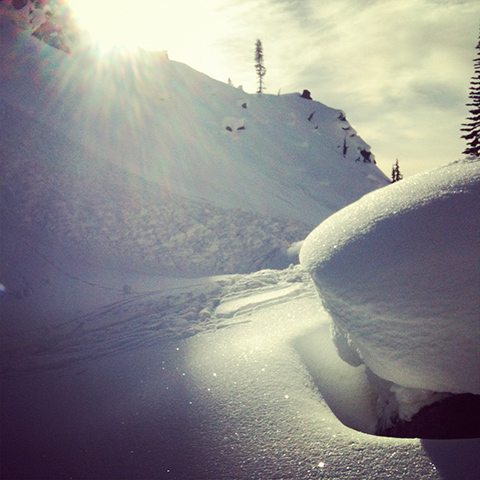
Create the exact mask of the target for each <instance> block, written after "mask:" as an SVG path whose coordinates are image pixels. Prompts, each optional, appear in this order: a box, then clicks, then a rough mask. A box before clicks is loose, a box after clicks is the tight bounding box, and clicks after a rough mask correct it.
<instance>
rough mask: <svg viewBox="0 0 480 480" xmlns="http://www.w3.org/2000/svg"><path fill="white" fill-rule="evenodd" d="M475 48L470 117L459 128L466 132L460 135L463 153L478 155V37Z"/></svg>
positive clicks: (468, 105) (479, 95)
mask: <svg viewBox="0 0 480 480" xmlns="http://www.w3.org/2000/svg"><path fill="white" fill-rule="evenodd" d="M475 48H476V49H477V58H476V59H475V60H474V61H473V62H474V65H475V75H474V76H473V77H472V80H471V82H470V95H469V98H470V100H471V101H472V103H467V107H471V108H470V110H469V111H470V114H471V117H467V123H463V124H462V127H464V128H461V129H460V130H461V131H462V132H467V133H466V134H465V135H462V137H461V138H464V139H465V140H466V141H467V148H466V149H465V150H464V151H463V153H464V155H475V156H477V157H480V37H479V40H478V44H477V46H476V47H475Z"/></svg>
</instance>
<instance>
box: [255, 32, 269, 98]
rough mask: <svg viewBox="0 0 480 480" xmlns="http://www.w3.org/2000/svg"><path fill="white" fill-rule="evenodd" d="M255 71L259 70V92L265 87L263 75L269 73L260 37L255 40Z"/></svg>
mask: <svg viewBox="0 0 480 480" xmlns="http://www.w3.org/2000/svg"><path fill="white" fill-rule="evenodd" d="M255 71H256V72H257V81H258V90H257V93H262V92H263V90H264V89H265V84H264V83H263V77H264V76H265V74H266V73H267V69H266V68H265V67H264V65H263V46H262V42H261V40H260V39H257V41H256V42H255Z"/></svg>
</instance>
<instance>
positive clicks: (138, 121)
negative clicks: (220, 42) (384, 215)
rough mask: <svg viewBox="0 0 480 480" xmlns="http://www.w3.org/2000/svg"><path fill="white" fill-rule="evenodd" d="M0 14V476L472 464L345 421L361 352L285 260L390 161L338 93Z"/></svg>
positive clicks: (444, 474) (361, 404)
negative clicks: (214, 74) (214, 72)
mask: <svg viewBox="0 0 480 480" xmlns="http://www.w3.org/2000/svg"><path fill="white" fill-rule="evenodd" d="M1 10H2V5H0V16H1V15H2V12H1ZM0 22H1V23H0V40H1V49H0V64H1V65H2V67H1V68H0V80H1V83H0V85H1V88H0V122H1V129H0V156H1V159H0V160H1V161H0V180H1V194H2V200H1V205H0V207H1V209H0V214H1V229H2V231H1V234H2V242H1V245H0V247H1V262H0V281H1V284H0V309H1V323H0V329H1V335H0V349H1V352H2V355H1V369H2V375H3V379H2V389H1V390H0V395H1V405H2V455H1V462H2V463H1V468H2V478H5V479H19V478H24V479H27V478H30V479H39V478H45V479H47V478H48V479H60V478H88V479H98V480H108V479H126V480H127V479H128V480H131V479H133V478H148V479H158V480H163V479H176V480H210V479H217V480H227V479H237V480H240V479H247V478H252V479H253V478H258V479H260V478H263V479H273V478H284V479H299V478H302V479H320V478H323V479H331V480H333V479H339V480H340V479H342V480H343V479H380V478H396V479H404V480H411V479H414V478H415V479H417V478H418V479H420V478H421V479H424V480H463V479H468V480H471V479H472V478H478V477H479V476H480V465H479V462H478V456H477V451H478V446H479V443H478V441H477V440H468V441H453V440H452V441H446V442H434V441H428V440H419V439H393V438H381V437H378V436H374V435H368V434H366V433H361V432H360V431H362V432H367V433H372V432H373V431H374V429H375V423H376V420H377V418H376V417H377V413H376V405H375V399H376V397H375V392H374V390H373V389H372V383H371V379H370V377H369V375H370V374H369V371H368V369H367V368H365V367H363V366H361V367H353V366H351V365H348V364H347V363H345V362H344V361H342V360H341V359H340V358H339V357H338V355H337V353H336V350H335V346H334V344H333V342H332V340H331V338H330V335H329V324H330V317H329V316H328V314H327V313H326V312H325V311H324V310H323V309H322V306H321V302H320V299H319V298H318V296H317V294H316V290H315V286H314V284H313V282H312V281H311V279H310V277H309V276H308V273H307V272H306V271H305V270H304V269H303V268H302V267H301V266H299V265H291V264H295V263H297V261H298V253H299V250H300V248H301V246H302V241H303V239H304V238H305V236H306V235H307V234H308V233H309V232H310V230H311V229H312V228H313V227H314V226H315V225H317V224H318V222H320V221H321V220H323V219H325V218H326V217H328V216H329V215H330V214H331V213H333V212H335V211H338V210H339V209H340V208H342V207H345V206H346V205H348V204H349V203H351V202H353V201H355V200H358V199H359V198H361V197H362V196H363V195H364V194H366V193H368V192H370V191H372V190H375V189H377V188H379V187H382V186H385V185H387V183H388V179H387V178H386V177H385V175H384V174H383V173H381V172H380V171H379V170H378V168H377V167H376V166H375V164H374V163H373V155H372V154H370V153H369V152H370V150H369V147H368V145H366V144H365V142H363V140H361V139H360V137H358V136H357V135H356V134H355V132H354V130H353V129H352V127H351V126H350V125H349V124H348V122H347V121H346V120H345V115H344V114H343V112H341V111H339V110H335V109H331V108H329V107H326V106H325V105H322V104H321V103H319V102H314V101H307V100H304V99H301V98H300V96H299V94H292V95H283V96H270V95H262V96H257V95H248V94H246V93H245V92H243V91H242V90H241V89H234V88H232V87H231V86H228V85H225V84H222V83H220V82H217V81H214V80H212V79H210V78H208V77H206V76H205V75H202V74H200V73H199V72H195V71H194V70H192V69H190V68H189V67H187V66H186V65H182V64H179V63H176V62H172V61H169V60H168V57H167V56H166V55H165V54H161V55H158V54H154V53H147V52H137V54H138V56H137V57H136V59H133V58H131V57H129V56H127V57H126V56H125V52H123V53H122V52H116V53H115V54H113V55H112V56H111V57H110V58H105V57H103V58H102V59H99V58H97V57H96V56H95V55H93V54H92V52H89V51H80V52H79V53H78V54H76V55H74V56H68V55H67V54H65V52H61V51H58V50H55V49H53V48H51V47H49V46H47V45H45V44H43V43H41V42H40V41H38V40H37V39H35V38H31V37H30V36H29V35H28V34H27V33H19V32H18V31H16V29H15V27H14V26H12V25H11V24H10V23H9V22H7V21H5V18H0ZM227 127H228V128H227ZM362 152H363V153H362ZM389 188H390V187H389ZM257 270H258V271H257ZM359 430H360V431H359Z"/></svg>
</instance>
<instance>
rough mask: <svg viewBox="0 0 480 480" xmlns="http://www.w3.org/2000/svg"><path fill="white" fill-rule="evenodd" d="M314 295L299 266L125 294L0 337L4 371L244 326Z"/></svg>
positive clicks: (58, 365) (66, 363)
mask: <svg viewBox="0 0 480 480" xmlns="http://www.w3.org/2000/svg"><path fill="white" fill-rule="evenodd" d="M303 297H311V298H315V297H316V292H315V290H314V288H313V284H312V283H311V282H310V280H309V279H308V278H307V274H306V272H305V271H303V270H302V269H301V268H300V267H299V266H293V265H292V266H291V267H290V268H288V269H286V270H284V271H280V270H262V271H260V272H256V273H253V274H250V275H229V276H221V277H213V278H212V279H203V280H199V282H198V284H197V285H194V286H193V287H192V286H187V287H176V288H173V287H172V288H170V289H167V290H153V291H145V292H141V293H130V294H128V293H126V294H124V298H123V299H121V300H117V301H115V302H113V303H110V304H107V305H104V306H102V307H100V308H97V309H95V310H94V311H92V312H90V313H88V314H85V315H82V316H79V317H75V318H72V319H71V320H68V321H66V322H62V323H56V324H46V325H45V326H42V327H38V328H35V329H32V330H28V331H26V332H21V333H17V334H4V335H3V336H2V352H3V355H2V372H3V373H4V374H18V373H27V372H33V371H41V370H45V369H63V368H68V367H70V366H72V365H77V364H79V363H82V362H85V361H89V360H92V359H95V358H98V357H102V356H106V355H114V354H116V353H118V352H122V351H126V350H132V349H137V348H139V347H144V346H151V345H155V344H158V343H159V342H161V341H163V340H164V339H167V338H169V339H178V338H187V337H190V336H193V335H196V334H199V333H204V332H208V331H211V330H215V329H220V328H227V327H233V326H235V325H237V324H240V323H245V322H249V321H250V319H249V316H250V315H251V314H252V313H253V312H256V311H259V310H261V309H263V308H269V307H271V306H273V305H277V304H281V303H283V302H288V301H290V300H291V299H292V298H297V299H298V298H303Z"/></svg>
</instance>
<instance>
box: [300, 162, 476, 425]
mask: <svg viewBox="0 0 480 480" xmlns="http://www.w3.org/2000/svg"><path fill="white" fill-rule="evenodd" d="M479 201H480V163H479V162H478V161H473V160H467V159H466V160H464V161H460V162H456V163H453V164H451V165H448V166H446V167H443V168H439V169H437V170H434V171H431V172H427V173H424V174H419V175H416V176H414V177H412V178H409V179H407V180H404V181H402V182H399V183H396V184H394V185H391V186H389V187H386V188H383V189H381V190H378V191H376V192H373V193H371V194H368V195H366V196H365V197H363V198H362V199H360V200H359V201H357V202H356V203H354V204H352V205H350V206H349V207H346V208H345V209H343V210H341V211H340V212H338V213H336V214H334V215H333V216H332V217H330V218H328V219H327V220H326V221H324V222H323V223H321V224H320V225H319V226H318V227H317V228H316V229H315V230H314V231H313V232H312V233H311V234H310V235H309V236H308V237H307V239H306V240H305V242H304V245H303V247H302V249H301V252H300V261H301V263H302V265H304V266H305V267H306V268H307V270H308V271H309V273H310V274H311V276H312V278H313V280H314V282H315V284H316V287H317V289H318V291H319V293H320V296H321V298H322V300H323V303H324V305H325V307H326V309H327V310H328V312H329V313H330V315H331V317H332V319H333V328H332V334H333V337H334V342H335V344H336V347H337V349H338V351H339V354H340V356H341V357H342V358H343V359H344V360H345V361H347V362H348V363H350V364H352V365H354V366H355V365H360V364H362V363H364V364H365V365H366V366H367V367H368V368H369V369H370V370H371V371H372V372H373V374H374V376H376V377H379V381H380V382H382V379H383V380H386V381H388V382H391V383H385V382H383V385H382V388H385V386H386V387H387V390H389V392H387V393H386V395H387V396H388V395H391V396H393V395H394V398H395V400H396V401H397V402H398V412H397V413H398V415H399V417H400V418H401V419H405V420H408V419H410V418H411V417H412V416H413V415H414V414H415V413H416V412H417V411H418V410H419V409H420V408H421V407H422V406H423V405H426V404H429V403H431V402H432V401H434V399H435V398H436V396H435V395H436V394H435V393H434V392H449V393H473V394H480V352H479V348H478V345H479V341H480V328H479V327H480V323H479V315H478V312H479V310H480V309H479V307H480V298H479V296H478V289H479V279H480V265H479V259H480V242H479V238H480V237H479V233H480V216H479V215H478V213H479V205H480V202H479ZM390 414H391V412H390Z"/></svg>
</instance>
